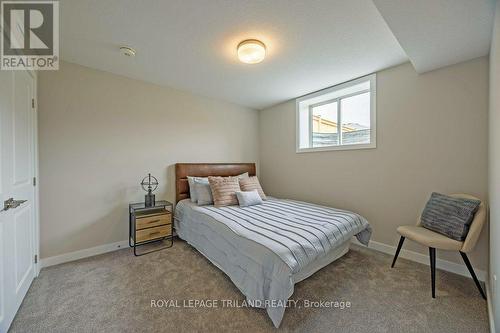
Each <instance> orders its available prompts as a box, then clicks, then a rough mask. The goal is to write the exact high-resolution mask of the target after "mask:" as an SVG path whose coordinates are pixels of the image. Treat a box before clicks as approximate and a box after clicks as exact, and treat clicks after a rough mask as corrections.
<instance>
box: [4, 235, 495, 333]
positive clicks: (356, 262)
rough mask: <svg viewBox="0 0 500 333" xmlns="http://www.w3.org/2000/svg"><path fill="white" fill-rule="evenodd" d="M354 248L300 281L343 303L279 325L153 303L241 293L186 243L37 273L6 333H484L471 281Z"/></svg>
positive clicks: (301, 287) (294, 315)
mask: <svg viewBox="0 0 500 333" xmlns="http://www.w3.org/2000/svg"><path fill="white" fill-rule="evenodd" d="M391 259H392V258H391V256H388V255H385V254H381V253H378V252H375V251H371V250H367V249H363V248H360V247H354V246H353V247H352V249H351V250H350V251H349V253H348V254H346V255H345V256H344V257H342V258H341V259H339V260H338V261H336V262H334V263H333V264H331V265H329V266H327V267H326V268H324V269H322V270H321V271H319V272H317V273H316V274H315V275H313V276H312V277H310V278H308V279H306V280H305V281H303V282H301V283H299V284H298V285H296V289H295V293H294V295H293V296H292V297H293V299H294V300H304V299H308V300H313V301H319V300H324V301H336V300H338V301H349V302H351V307H350V308H348V309H347V308H346V309H344V310H341V309H338V308H337V309H334V308H333V309H332V308H307V309H304V308H288V309H287V310H286V312H285V317H284V319H283V322H282V324H281V327H280V328H279V329H278V330H276V329H274V326H273V325H272V323H271V320H270V319H269V318H268V317H267V314H266V312H265V311H264V310H262V309H255V308H227V307H225V308H223V307H221V303H219V307H217V308H184V309H183V308H151V300H152V299H154V300H157V299H166V300H169V299H172V300H178V303H179V305H181V304H182V301H183V300H189V299H202V300H219V302H222V300H239V301H243V300H244V298H243V297H242V295H241V293H240V292H239V291H238V290H237V289H236V287H235V286H234V285H233V284H232V283H231V281H230V280H229V278H228V277H227V276H226V275H224V274H223V273H222V272H221V271H220V270H219V269H217V268H216V267H215V266H213V265H212V264H211V263H210V262H209V261H208V260H206V259H205V258H204V257H203V256H202V255H200V254H199V253H198V252H197V251H196V250H194V249H193V248H191V247H190V246H189V245H187V244H186V243H185V242H183V241H180V240H176V242H175V244H174V247H173V248H171V249H168V250H164V251H161V252H156V253H153V254H150V255H146V256H143V257H139V258H135V257H134V256H133V255H132V252H131V251H130V250H129V249H126V250H121V251H116V252H112V253H108V254H104V255H100V256H96V257H92V258H88V259H83V260H79V261H76V262H72V263H67V264H62V265H59V266H54V267H49V268H46V269H44V270H42V272H41V274H40V276H39V278H37V279H36V280H35V281H34V283H33V285H32V286H31V289H30V290H29V292H28V295H27V297H26V299H25V300H24V302H23V304H22V306H21V309H20V310H19V312H18V314H17V316H16V318H15V320H14V322H13V324H12V326H11V332H22V333H27V332H65V333H67V332H201V331H204V332H235V331H246V332H277V331H280V332H290V331H293V332H419V333H422V332H467V333H472V332H488V315H487V308H486V302H485V301H484V300H483V299H482V298H481V297H480V295H479V293H478V291H477V290H476V287H475V285H474V282H473V281H472V280H471V279H468V278H465V277H462V276H458V275H455V274H452V273H447V272H443V271H438V272H437V298H436V299H432V298H431V295H430V273H429V267H428V266H424V265H421V264H417V263H414V262H410V261H407V260H404V259H400V260H399V261H398V263H397V264H396V268H394V269H390V262H391Z"/></svg>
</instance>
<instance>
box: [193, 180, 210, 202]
mask: <svg viewBox="0 0 500 333" xmlns="http://www.w3.org/2000/svg"><path fill="white" fill-rule="evenodd" d="M207 181H208V180H207ZM194 192H195V196H196V198H197V203H198V206H206V205H213V203H214V198H213V197H212V190H211V189H210V185H209V184H207V183H205V182H204V181H200V180H196V179H195V180H194Z"/></svg>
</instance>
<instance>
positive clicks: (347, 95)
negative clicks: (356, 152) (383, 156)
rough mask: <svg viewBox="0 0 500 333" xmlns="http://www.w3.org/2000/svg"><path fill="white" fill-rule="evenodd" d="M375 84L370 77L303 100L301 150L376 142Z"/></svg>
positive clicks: (299, 106)
mask: <svg viewBox="0 0 500 333" xmlns="http://www.w3.org/2000/svg"><path fill="white" fill-rule="evenodd" d="M374 84H375V80H374V77H371V76H370V77H367V78H364V79H358V80H355V81H352V82H347V83H345V84H342V85H339V86H336V87H332V88H329V89H326V90H325V91H324V93H322V92H319V93H314V94H311V95H310V96H311V97H308V96H305V97H303V98H301V99H299V100H298V101H297V112H298V114H297V120H298V122H299V124H298V131H299V132H298V133H297V135H298V138H299V142H298V144H299V147H298V149H314V148H321V147H339V146H354V145H370V144H372V138H373V139H374V133H372V121H373V119H374V110H372V108H373V104H374V103H371V98H372V96H374V89H372V87H374ZM373 143H374V142H373ZM358 147H359V146H358Z"/></svg>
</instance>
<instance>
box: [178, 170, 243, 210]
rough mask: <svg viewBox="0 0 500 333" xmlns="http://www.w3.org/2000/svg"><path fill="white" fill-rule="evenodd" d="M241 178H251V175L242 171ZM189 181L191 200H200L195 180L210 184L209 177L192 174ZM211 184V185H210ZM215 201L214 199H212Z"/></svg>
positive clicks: (188, 177)
mask: <svg viewBox="0 0 500 333" xmlns="http://www.w3.org/2000/svg"><path fill="white" fill-rule="evenodd" d="M237 177H238V178H239V179H243V178H249V177H250V176H249V175H248V172H245V173H242V174H241V175H239V176H237ZM187 179H188V183H189V199H191V202H194V203H197V202H198V196H197V193H196V191H195V190H194V182H195V181H198V182H201V183H203V184H207V185H208V177H192V176H187ZM209 186H210V185H209ZM212 203H213V199H212Z"/></svg>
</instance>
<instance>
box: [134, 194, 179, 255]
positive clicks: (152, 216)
mask: <svg viewBox="0 0 500 333" xmlns="http://www.w3.org/2000/svg"><path fill="white" fill-rule="evenodd" d="M172 210H173V205H172V203H170V202H168V201H164V200H161V201H157V202H156V204H155V205H154V206H153V207H146V206H145V205H144V203H143V202H141V203H132V204H130V205H129V241H128V245H129V246H130V247H133V248H134V255H135V256H141V255H143V254H148V253H151V252H155V251H159V250H163V249H167V248H169V247H171V246H172V245H173V244H174V240H173V232H172V231H173V228H172ZM165 240H169V241H170V244H169V245H168V246H164V247H161V248H158V249H154V250H152V251H147V252H143V253H139V254H137V247H139V246H141V245H145V244H150V243H154V242H160V241H165Z"/></svg>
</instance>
